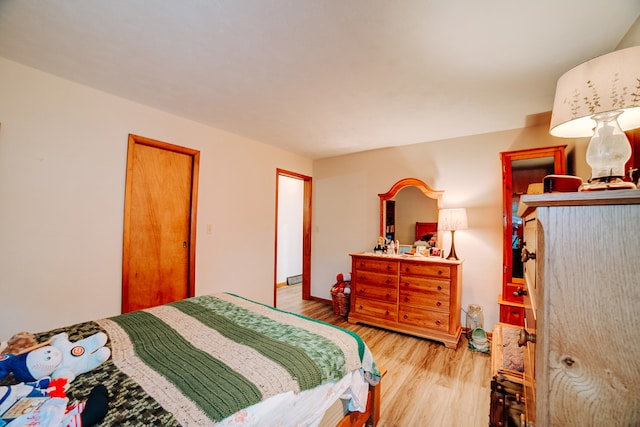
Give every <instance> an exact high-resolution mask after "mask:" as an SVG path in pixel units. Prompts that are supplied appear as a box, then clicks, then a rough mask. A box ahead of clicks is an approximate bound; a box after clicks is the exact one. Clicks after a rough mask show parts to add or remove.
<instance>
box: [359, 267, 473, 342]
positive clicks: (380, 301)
mask: <svg viewBox="0 0 640 427" xmlns="http://www.w3.org/2000/svg"><path fill="white" fill-rule="evenodd" d="M351 260H352V270H351V273H352V274H351V307H350V311H349V323H358V322H360V323H365V324H368V325H373V326H379V327H382V328H386V329H391V330H394V331H398V332H404V333H407V334H411V335H416V336H419V337H423V338H429V339H433V340H435V341H441V342H443V343H444V344H445V346H447V347H449V348H456V347H457V346H458V340H459V339H460V333H461V330H462V327H461V325H460V308H461V301H462V260H447V259H442V258H435V257H434V258H429V257H418V256H414V257H412V256H389V255H382V256H381V255H373V254H351Z"/></svg>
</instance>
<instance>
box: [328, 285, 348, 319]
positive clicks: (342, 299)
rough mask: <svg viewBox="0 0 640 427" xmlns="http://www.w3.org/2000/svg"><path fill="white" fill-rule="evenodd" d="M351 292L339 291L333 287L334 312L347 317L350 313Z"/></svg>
mask: <svg viewBox="0 0 640 427" xmlns="http://www.w3.org/2000/svg"><path fill="white" fill-rule="evenodd" d="M350 296H351V294H345V293H344V292H338V291H337V290H336V289H335V288H331V301H332V302H333V312H334V313H335V314H337V315H338V316H343V317H346V316H348V315H349V297H350Z"/></svg>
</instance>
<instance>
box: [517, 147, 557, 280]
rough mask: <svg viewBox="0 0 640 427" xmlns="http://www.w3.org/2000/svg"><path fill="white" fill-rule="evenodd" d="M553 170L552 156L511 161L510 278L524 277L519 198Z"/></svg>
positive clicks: (522, 233)
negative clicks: (521, 255)
mask: <svg viewBox="0 0 640 427" xmlns="http://www.w3.org/2000/svg"><path fill="white" fill-rule="evenodd" d="M554 170H555V169H554V158H553V156H547V157H538V158H532V159H521V160H513V161H511V176H512V185H511V260H512V264H511V265H512V268H513V270H512V274H511V277H515V278H519V279H522V278H523V277H524V266H523V263H522V260H521V257H520V253H521V252H522V243H523V241H522V239H523V236H524V225H523V223H522V218H520V217H519V216H518V214H517V212H518V204H519V203H520V196H522V195H523V194H527V191H529V185H530V184H531V183H540V185H541V183H542V180H543V179H544V177H545V176H546V175H551V174H553V173H554ZM534 191H535V190H534Z"/></svg>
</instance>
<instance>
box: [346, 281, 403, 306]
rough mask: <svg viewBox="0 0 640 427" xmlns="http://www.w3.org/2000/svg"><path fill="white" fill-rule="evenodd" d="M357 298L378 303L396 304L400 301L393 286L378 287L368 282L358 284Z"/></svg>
mask: <svg viewBox="0 0 640 427" xmlns="http://www.w3.org/2000/svg"><path fill="white" fill-rule="evenodd" d="M355 296H356V298H368V299H375V300H378V301H385V302H390V303H394V304H395V303H396V302H397V301H398V290H397V289H396V287H395V286H393V285H391V286H388V285H376V284H369V283H367V282H358V284H357V286H356V289H355Z"/></svg>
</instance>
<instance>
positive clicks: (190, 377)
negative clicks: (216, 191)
mask: <svg viewBox="0 0 640 427" xmlns="http://www.w3.org/2000/svg"><path fill="white" fill-rule="evenodd" d="M60 332H66V333H67V334H68V335H69V339H70V340H71V341H76V340H78V339H82V338H86V337H88V336H90V335H92V334H94V333H97V332H105V333H106V334H107V335H108V337H109V340H108V342H107V347H109V348H110V349H111V358H110V359H109V360H107V361H106V362H104V363H103V364H102V365H100V366H99V367H98V368H96V369H94V370H92V371H91V372H88V373H85V374H82V375H80V376H78V377H77V378H76V379H75V380H74V381H73V382H72V383H71V387H70V388H69V390H68V392H67V395H68V396H69V397H70V399H71V400H73V399H83V398H84V397H86V395H87V394H88V393H89V391H90V390H91V389H92V388H93V387H95V386H96V385H98V384H103V385H105V386H106V387H107V389H108V391H109V395H110V404H109V411H108V413H107V415H106V417H105V419H104V420H103V421H102V423H101V424H100V425H101V426H113V425H145V426H150V425H158V426H205V425H207V426H208V425H219V426H240V425H242V426H249V425H260V426H268V425H300V426H302V425H309V426H319V425H326V424H327V423H328V424H329V425H340V426H347V425H360V426H361V425H363V424H364V423H365V421H366V422H367V424H368V425H375V423H376V422H377V416H378V414H379V387H376V385H377V384H378V382H379V380H380V376H381V375H380V370H379V368H378V367H377V365H376V363H375V361H374V360H373V357H372V354H371V352H370V350H369V349H368V347H367V346H366V344H365V343H364V342H363V341H362V339H361V338H360V337H359V336H357V335H356V334H355V333H353V332H351V331H348V330H345V329H342V328H339V327H336V326H334V325H330V324H327V323H324V322H320V321H316V320H313V319H310V318H306V317H304V316H301V315H297V314H293V313H287V312H284V311H280V310H278V309H274V308H272V307H269V306H266V305H263V304H259V303H256V302H254V301H251V300H248V299H246V298H242V297H240V296H237V295H234V294H228V293H221V294H215V295H204V296H199V297H194V298H189V299H186V300H182V301H177V302H174V303H170V304H166V305H162V306H158V307H153V308H150V309H146V310H139V311H135V312H131V313H127V314H123V315H119V316H114V317H111V318H106V319H100V320H96V321H90V322H85V323H80V324H76V325H73V326H69V327H65V328H59V329H55V330H52V331H48V332H44V333H39V334H36V336H37V338H38V340H39V341H43V340H46V339H47V338H49V337H51V336H53V335H55V334H57V333H60ZM336 408H340V409H339V411H342V412H341V413H339V415H338V419H337V420H336V419H335V418H334V419H333V420H329V421H327V417H328V415H327V414H329V413H331V412H332V411H333V413H334V415H333V416H334V417H335V416H336V415H335V411H336ZM323 418H324V421H323Z"/></svg>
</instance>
